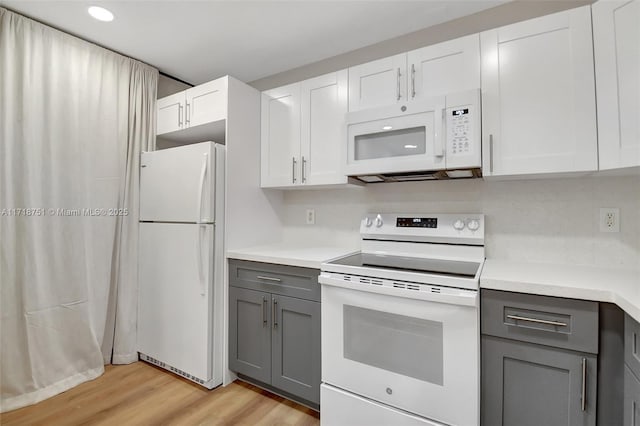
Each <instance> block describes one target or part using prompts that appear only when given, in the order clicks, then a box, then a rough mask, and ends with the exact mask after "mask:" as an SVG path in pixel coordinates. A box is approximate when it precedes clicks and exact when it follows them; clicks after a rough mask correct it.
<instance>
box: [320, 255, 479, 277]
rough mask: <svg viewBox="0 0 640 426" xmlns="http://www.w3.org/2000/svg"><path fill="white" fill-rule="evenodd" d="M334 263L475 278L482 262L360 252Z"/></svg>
mask: <svg viewBox="0 0 640 426" xmlns="http://www.w3.org/2000/svg"><path fill="white" fill-rule="evenodd" d="M329 263H330V264H333V265H345V266H355V267H361V268H380V269H387V270H397V271H407V272H419V273H428V274H439V275H449V276H454V277H464V278H473V277H474V276H475V275H476V273H477V272H478V268H479V267H480V263H477V262H463V261H459V260H443V259H424V258H417V257H405V256H389V255H383V254H370V253H358V254H353V255H351V256H347V257H343V258H341V259H336V260H334V261H332V262H329Z"/></svg>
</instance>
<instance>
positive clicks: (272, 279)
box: [256, 275, 282, 282]
mask: <svg viewBox="0 0 640 426" xmlns="http://www.w3.org/2000/svg"><path fill="white" fill-rule="evenodd" d="M256 278H257V279H259V280H267V281H276V282H280V281H282V280H281V279H280V278H273V277H263V276H262V275H258V276H257V277H256Z"/></svg>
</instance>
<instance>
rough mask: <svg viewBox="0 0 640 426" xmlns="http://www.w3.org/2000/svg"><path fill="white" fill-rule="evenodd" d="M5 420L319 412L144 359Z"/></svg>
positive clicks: (229, 420) (80, 421) (265, 420)
mask: <svg viewBox="0 0 640 426" xmlns="http://www.w3.org/2000/svg"><path fill="white" fill-rule="evenodd" d="M0 424H2V425H181V426H182V425H185V426H186V425H242V426H245V425H246V426H251V425H319V424H320V420H319V416H318V413H316V412H315V411H313V410H311V409H309V408H306V407H303V406H301V405H298V404H296V403H294V402H291V401H288V400H286V399H284V398H281V397H279V396H276V395H273V394H271V393H269V392H267V391H264V390H262V389H259V388H257V387H255V386H252V385H249V384H247V383H243V382H240V381H236V382H234V383H232V384H230V385H229V386H227V387H224V388H222V387H220V388H217V389H215V390H213V391H207V390H206V389H204V388H202V387H200V386H197V385H195V384H193V383H191V382H189V381H187V380H185V379H182V378H180V377H178V376H175V375H173V374H171V373H168V372H165V371H164V370H162V369H159V368H157V367H154V366H151V365H149V364H146V363H143V362H136V363H133V364H130V365H120V366H106V372H105V374H103V375H102V376H101V377H99V378H97V379H95V380H93V381H90V382H87V383H83V384H81V385H80V386H77V387H75V388H73V389H70V390H68V391H67V392H64V393H62V394H60V395H57V396H54V397H53V398H50V399H48V400H46V401H42V402H40V403H39V404H36V405H32V406H30V407H25V408H21V409H19V410H15V411H10V412H8V413H4V414H0Z"/></svg>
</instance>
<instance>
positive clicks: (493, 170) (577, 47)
mask: <svg viewBox="0 0 640 426" xmlns="http://www.w3.org/2000/svg"><path fill="white" fill-rule="evenodd" d="M480 47H481V55H482V65H481V66H482V105H483V110H482V118H483V128H482V133H483V175H484V176H485V177H486V176H509V175H525V174H528V175H533V174H547V173H564V172H577V171H593V170H597V168H598V160H597V135H596V109H595V88H594V75H593V44H592V36H591V9H590V7H589V6H584V7H580V8H577V9H572V10H569V11H564V12H560V13H555V14H552V15H548V16H543V17H540V18H536V19H532V20H528V21H524V22H520V23H516V24H513V25H509V26H505V27H502V28H498V29H494V30H490V31H486V32H483V33H481V34H480ZM636 93H637V92H636Z"/></svg>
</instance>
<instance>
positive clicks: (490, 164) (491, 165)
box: [489, 135, 493, 173]
mask: <svg viewBox="0 0 640 426" xmlns="http://www.w3.org/2000/svg"><path fill="white" fill-rule="evenodd" d="M489 172H490V173H493V135H489Z"/></svg>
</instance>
